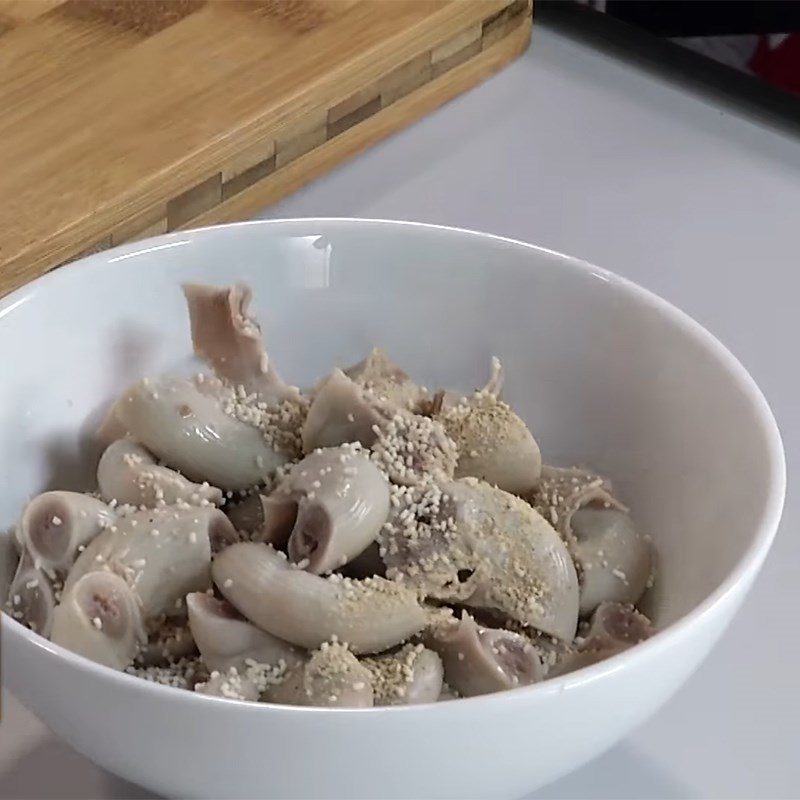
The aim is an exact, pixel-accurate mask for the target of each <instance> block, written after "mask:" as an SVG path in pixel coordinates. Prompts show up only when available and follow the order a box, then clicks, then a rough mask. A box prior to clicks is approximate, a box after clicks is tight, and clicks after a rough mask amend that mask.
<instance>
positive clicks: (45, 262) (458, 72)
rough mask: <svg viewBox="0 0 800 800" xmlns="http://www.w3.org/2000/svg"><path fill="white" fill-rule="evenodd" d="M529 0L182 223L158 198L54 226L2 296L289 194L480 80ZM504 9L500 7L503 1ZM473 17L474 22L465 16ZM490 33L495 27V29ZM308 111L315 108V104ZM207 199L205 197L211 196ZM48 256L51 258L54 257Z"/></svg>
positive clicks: (9, 274) (527, 20)
mask: <svg viewBox="0 0 800 800" xmlns="http://www.w3.org/2000/svg"><path fill="white" fill-rule="evenodd" d="M514 4H515V3H514V0H510V2H509V3H508V6H507V7H510V6H512V5H514ZM531 4H532V0H528V3H527V6H528V11H527V13H522V14H518V15H517V16H516V17H515V19H516V18H517V17H519V18H521V20H522V21H521V22H519V23H515V25H514V27H513V29H512V30H511V32H509V33H507V34H506V35H504V36H503V37H502V38H499V39H497V40H496V41H494V43H493V44H491V46H490V47H488V48H485V49H483V50H482V51H477V54H473V52H472V50H471V49H470V48H472V49H474V47H473V45H470V46H469V47H468V48H464V49H463V50H462V51H460V52H461V53H462V54H463V56H462V57H463V58H464V59H468V60H465V61H464V63H459V64H453V66H449V68H448V69H447V71H446V72H443V73H441V74H439V75H435V73H433V74H434V75H435V77H433V78H432V79H430V80H428V81H427V82H425V83H423V84H421V85H420V87H419V88H416V89H413V90H412V92H411V94H409V95H407V96H405V97H400V98H399V99H394V100H393V101H392V103H391V105H389V106H387V107H385V108H383V109H382V110H380V111H378V112H376V113H374V114H373V115H372V116H369V117H367V119H365V120H363V121H359V122H358V124H356V125H354V127H352V128H350V129H348V130H346V131H344V132H343V133H340V134H338V135H337V136H336V137H335V138H333V139H328V140H327V141H323V140H322V139H320V137H319V136H317V135H315V134H316V133H317V131H311V132H310V133H311V136H310V137H308V142H307V146H308V150H307V151H305V150H303V152H302V154H299V155H297V156H296V157H295V158H294V159H293V160H291V161H289V162H288V163H284V164H283V165H282V166H281V168H280V169H279V170H277V171H274V172H272V171H270V174H268V175H267V176H266V177H264V178H262V179H261V180H259V181H258V182H256V183H254V184H252V185H251V186H249V187H248V188H245V189H242V190H241V191H239V192H238V193H236V194H235V195H233V196H232V197H230V198H228V199H225V198H224V196H221V195H218V194H217V193H216V191H214V190H212V191H211V192H210V193H208V192H207V193H206V194H207V196H210V197H215V198H216V199H215V200H214V203H215V204H214V205H213V206H212V207H209V208H207V209H204V210H201V211H199V213H197V214H194V215H192V216H191V218H190V219H188V220H186V221H185V222H183V223H182V224H180V225H176V226H174V227H173V226H169V224H168V221H169V219H168V218H169V215H168V214H167V215H166V216H165V217H164V218H158V217H159V215H158V213H157V212H154V208H164V205H165V204H164V203H159V204H157V206H155V207H154V208H153V207H151V208H146V209H145V210H143V211H140V212H139V213H138V214H136V215H135V216H134V217H133V218H128V219H126V220H124V221H123V222H121V223H117V224H115V225H114V226H113V230H112V231H111V232H108V229H106V231H105V232H103V233H102V234H101V235H99V237H98V234H97V233H94V234H93V233H92V232H87V233H86V235H85V236H83V237H81V238H80V239H78V240H75V239H73V240H72V241H67V240H66V239H65V238H63V239H62V236H61V234H64V233H66V230H64V231H59V232H58V234H56V235H54V240H53V241H52V242H51V248H50V249H48V250H46V251H43V252H41V253H40V254H39V255H37V256H36V257H34V258H32V259H31V257H30V256H31V254H30V252H28V253H22V254H20V255H19V257H17V258H14V259H11V260H10V261H8V262H7V263H6V264H5V265H3V268H2V271H1V272H0V297H2V296H4V295H5V294H7V293H8V292H10V291H12V290H13V289H15V288H17V287H19V286H21V285H23V284H24V283H26V282H27V281H30V280H33V279H34V278H35V277H38V276H39V275H42V274H44V273H46V272H48V271H49V270H51V269H55V268H57V267H58V266H62V265H64V264H67V263H69V262H71V261H74V260H76V259H78V258H82V257H84V256H87V255H90V254H92V253H97V252H101V251H103V250H105V249H108V248H109V247H111V246H115V245H117V244H121V243H123V242H125V241H135V240H136V239H139V238H142V237H144V236H151V235H155V234H156V233H163V232H165V231H166V230H173V229H174V230H180V229H185V228H194V227H199V226H201V225H208V224H213V223H218V222H225V221H232V220H236V219H239V218H241V217H242V216H245V215H248V214H250V213H252V212H253V211H256V210H258V209H259V208H263V207H264V206H265V205H267V204H269V203H271V202H275V201H276V200H278V199H280V198H281V197H283V196H285V195H287V194H290V193H291V192H293V191H295V190H296V189H298V188H299V187H301V186H303V185H305V184H306V183H308V182H310V181H311V180H313V179H314V178H316V177H318V176H319V175H321V174H323V173H324V172H326V171H328V170H329V169H332V168H333V167H334V166H336V164H337V163H340V162H341V161H343V160H345V159H348V158H350V157H352V156H353V155H355V154H356V153H357V152H359V151H360V150H362V149H364V148H366V147H369V146H371V145H372V144H373V143H375V142H377V141H380V139H382V138H385V137H386V136H388V135H389V134H390V133H392V132H393V131H394V130H398V129H400V128H403V127H405V126H407V125H408V124H410V123H411V122H413V121H415V120H416V119H418V118H419V117H421V116H423V115H424V114H426V113H428V112H429V111H431V110H433V109H435V108H436V107H438V106H439V105H441V104H443V103H445V102H447V101H448V100H450V99H452V98H453V97H455V96H457V95H458V94H461V93H462V92H464V91H466V90H467V89H469V88H470V87H471V86H474V85H475V84H477V83H479V82H481V81H482V80H484V79H485V78H487V77H489V75H491V74H492V73H494V72H496V71H497V70H499V69H500V68H502V67H503V66H505V65H506V64H507V63H508V62H510V61H511V60H513V59H514V58H515V57H516V56H518V55H519V54H520V53H521V52H522V51H524V49H525V48H526V47H527V45H528V43H529V41H530V32H531V23H532V18H531V15H530V7H531ZM502 10H503V11H505V9H502ZM493 16H497V15H493ZM472 25H474V23H471V26H472ZM462 34H463V31H461V32H459V34H457V35H456V37H457V36H461V35H462ZM496 36H497V34H495V37H496ZM456 37H451V39H449V40H447V41H445V42H443V43H440V44H439V45H437V47H441V46H443V45H444V46H446V45H447V43H448V42H449V41H452V40H453V39H454V38H456ZM421 55H422V54H421ZM454 56H455V57H458V53H455V54H453V55H450V56H449V58H450V59H453V58H454ZM440 63H441V62H440ZM400 66H402V65H400ZM393 71H394V70H392V72H393ZM383 77H385V76H382V77H379V78H378V79H377V82H380V81H382V80H383ZM340 102H341V100H338V101H337V103H340ZM314 111H317V109H315V110H314ZM312 113H313V112H312ZM305 136H308V134H305ZM251 149H252V148H251ZM237 157H238V154H235V155H233V156H232V157H231V159H228V160H227V161H226V162H225V164H224V165H223V166H222V167H221V169H220V171H219V172H217V173H214V174H212V175H211V176H210V177H208V178H206V179H205V180H204V181H201V182H200V183H199V184H195V185H192V186H191V187H190V188H189V189H187V191H186V192H184V193H183V195H188V196H192V195H193V194H194V193H195V190H196V189H197V188H198V187H200V186H202V185H203V184H207V183H208V182H209V181H210V182H211V183H214V182H215V179H216V178H219V179H220V181H221V177H222V174H223V172H224V171H225V169H226V166H227V164H228V163H231V162H233V161H235V159H236V158H237ZM274 168H275V167H274V165H273V169H274ZM181 197H182V195H178V196H177V197H175V198H173V199H172V200H170V201H168V203H167V204H166V206H167V207H169V206H170V205H172V206H173V207H174V206H175V205H176V203H178V202H179V201H180V199H181ZM220 201H221V202H220ZM209 202H211V201H210V200H209ZM137 220H141V221H142V223H143V224H142V225H141V230H138V231H134V230H132V228H133V227H135V221H137ZM70 227H73V226H70ZM59 240H61V241H59ZM54 261H55V262H56V263H53V262H54Z"/></svg>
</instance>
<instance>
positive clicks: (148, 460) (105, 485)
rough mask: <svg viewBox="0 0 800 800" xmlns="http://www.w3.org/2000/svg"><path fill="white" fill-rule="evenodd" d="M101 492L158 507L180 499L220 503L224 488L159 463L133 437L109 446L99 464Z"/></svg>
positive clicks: (106, 496)
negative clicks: (192, 477)
mask: <svg viewBox="0 0 800 800" xmlns="http://www.w3.org/2000/svg"><path fill="white" fill-rule="evenodd" d="M97 483H98V485H99V486H100V494H101V495H102V497H103V499H104V500H106V501H107V502H108V501H111V500H116V501H117V502H118V503H120V504H122V503H128V504H130V505H132V506H137V507H139V506H146V507H147V508H157V507H159V506H165V505H166V506H171V505H175V504H176V503H178V502H184V503H189V504H190V505H200V504H201V502H202V501H204V500H205V501H206V502H207V503H213V504H214V505H220V503H222V491H221V490H220V489H217V487H216V486H211V485H210V484H208V483H207V482H204V483H193V482H192V481H190V480H189V479H188V478H185V477H184V476H183V475H181V474H180V473H179V472H176V471H175V470H173V469H169V468H168V467H162V466H159V465H158V464H157V463H156V461H155V459H154V458H153V456H152V454H151V453H150V452H149V451H148V450H146V449H145V448H144V447H142V446H141V445H139V444H136V442H133V441H131V440H130V439H120V440H118V441H116V442H113V443H112V444H111V445H109V446H108V447H107V448H106V449H105V451H104V452H103V455H102V456H101V457H100V463H99V464H98V466H97Z"/></svg>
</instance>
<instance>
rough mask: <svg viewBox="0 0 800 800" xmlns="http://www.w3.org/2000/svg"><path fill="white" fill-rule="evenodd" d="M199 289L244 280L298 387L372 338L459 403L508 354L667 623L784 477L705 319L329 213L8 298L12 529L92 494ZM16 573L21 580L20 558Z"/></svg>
mask: <svg viewBox="0 0 800 800" xmlns="http://www.w3.org/2000/svg"><path fill="white" fill-rule="evenodd" d="M187 280H191V281H205V282H209V283H215V284H220V285H221V284H225V283H230V282H236V281H244V282H246V283H248V284H250V285H251V286H252V287H253V289H254V292H255V301H254V309H255V311H256V313H257V314H258V316H259V317H260V319H261V320H262V322H263V328H264V331H265V334H266V337H267V341H268V348H269V351H270V354H271V356H272V358H273V360H274V363H275V364H276V366H277V367H278V369H279V370H280V371H281V372H282V373H283V374H284V376H285V377H286V378H288V379H290V380H291V381H292V382H294V383H297V384H299V385H302V386H307V385H311V384H313V382H314V381H316V379H318V378H319V377H320V376H322V375H323V374H326V373H327V372H328V371H329V370H330V369H331V368H332V367H333V366H334V365H346V364H348V363H351V362H353V361H356V360H358V359H360V358H362V357H363V356H364V354H365V353H366V352H367V351H368V350H369V348H371V347H372V346H374V345H380V346H382V347H384V348H385V349H386V350H387V351H388V352H389V354H390V355H391V356H392V357H393V358H394V359H395V360H397V361H398V362H399V363H400V364H401V365H403V366H404V367H405V368H406V369H407V370H408V371H409V372H410V373H411V374H412V375H413V376H414V377H415V378H417V379H418V380H420V381H421V382H422V383H424V384H425V385H427V386H429V387H439V386H445V387H454V388H461V389H463V390H468V389H470V388H472V387H475V386H477V385H481V384H482V383H483V382H484V380H485V378H486V376H487V374H488V369H489V359H490V356H492V355H497V356H499V357H500V358H501V360H502V362H503V364H504V365H505V368H506V376H507V379H506V397H507V399H508V400H509V401H510V402H511V403H512V404H513V405H514V407H515V408H516V409H517V410H518V412H519V413H520V414H521V415H522V416H523V418H524V419H526V420H527V421H528V423H529V424H530V426H531V428H532V430H533V431H534V435H535V436H536V438H537V439H538V441H539V444H540V446H541V448H542V452H543V454H544V457H545V460H546V461H547V462H549V463H555V464H562V465H568V464H586V465H591V466H592V467H594V468H596V469H597V470H600V471H602V472H604V473H606V474H608V475H609V476H611V478H612V479H613V481H614V483H615V485H616V487H617V490H618V494H619V495H620V496H621V498H622V499H623V501H624V502H626V503H627V504H629V505H630V507H631V509H632V512H633V514H634V515H635V518H636V520H638V523H639V525H640V528H641V529H642V530H643V531H646V532H648V533H649V534H650V535H651V536H652V537H653V539H654V541H655V544H656V549H657V552H658V559H659V578H658V582H657V584H656V587H655V588H654V590H653V591H652V592H651V596H650V597H649V598H648V606H649V610H650V611H651V612H652V613H654V615H655V616H656V619H657V621H658V622H659V623H660V624H662V625H663V624H667V623H669V622H672V621H674V620H676V619H677V618H678V617H680V616H682V615H683V614H685V613H687V612H688V611H690V610H691V609H692V608H693V607H695V606H696V605H697V604H698V603H700V602H701V601H702V600H703V599H704V598H706V597H707V596H708V595H709V594H710V593H711V592H712V591H713V590H714V589H715V588H717V587H718V586H719V584H720V583H721V582H722V581H723V580H724V578H725V577H726V576H727V575H728V574H729V573H730V572H731V570H732V569H733V568H734V567H735V565H736V564H737V562H739V561H740V560H741V559H742V557H743V555H744V554H745V552H746V551H747V549H748V548H749V547H750V546H751V545H752V544H753V542H754V541H755V538H756V535H757V531H758V529H759V524H760V522H761V519H762V517H763V515H764V512H765V508H766V507H767V506H768V504H769V502H770V497H771V496H772V494H771V493H773V492H774V489H775V483H776V481H778V477H777V474H776V466H775V460H776V459H775V453H774V442H773V441H772V440H771V439H770V436H771V435H772V433H771V429H770V427H769V426H770V424H771V423H770V420H769V417H768V415H765V408H766V407H765V405H764V404H763V401H762V400H761V398H760V395H759V394H758V392H757V391H756V390H755V389H754V387H752V385H751V383H750V382H749V379H748V378H747V376H746V375H745V373H744V371H743V370H742V369H741V368H740V367H739V366H738V365H737V364H736V362H735V361H733V359H731V358H730V356H729V355H728V354H727V353H726V352H725V351H724V350H723V349H722V348H721V347H720V346H719V345H718V344H717V343H716V342H714V340H713V339H711V338H710V337H709V336H708V335H707V334H705V333H704V332H703V331H702V330H701V329H700V328H699V326H697V325H696V324H694V323H692V322H691V321H690V320H688V319H687V318H686V317H684V316H683V315H681V314H680V313H678V312H676V311H675V310H674V309H671V308H670V307H669V306H668V305H667V304H665V303H663V302H661V301H659V300H657V299H655V298H653V297H652V296H650V295H649V294H647V293H645V292H643V291H642V290H640V289H637V288H636V287H634V286H631V285H630V284H628V283H626V282H624V281H622V280H620V279H618V278H616V277H614V276H612V275H609V274H607V273H605V272H603V271H601V270H597V269H594V268H591V267H589V266H588V265H584V264H581V263H579V262H575V261H572V260H570V259H567V258H565V257H563V256H559V255H556V254H552V253H549V252H546V251H543V250H538V249H536V248H531V247H527V246H523V245H520V244H517V243H513V242H508V241H504V240H500V239H494V238H491V237H485V236H480V235H477V234H468V233H464V232H458V231H450V230H444V229H438V228H428V227H421V226H411V225H403V224H387V223H365V222H356V221H349V222H347V221H330V220H329V221H296V222H283V223H261V224H248V225H239V226H231V227H227V228H217V229H210V230H204V231H197V232H191V233H186V234H174V235H170V236H168V237H161V238H159V239H157V240H150V241H148V242H145V243H140V244H139V245H133V246H128V247H126V248H123V249H121V250H115V251H111V252H110V253H104V254H100V255H97V256H94V257H92V258H90V259H87V260H86V261H84V262H83V263H82V264H80V265H78V266H76V267H73V268H66V269H61V270H58V271H57V272H55V273H52V274H51V275H49V276H46V278H45V279H43V280H40V281H37V282H36V283H34V284H32V285H30V286H28V287H26V288H24V289H22V290H20V291H19V292H17V293H15V294H13V295H11V296H10V297H8V298H5V299H4V300H3V301H0V364H3V365H5V367H4V369H3V370H2V372H1V373H0V487H2V488H0V528H7V527H8V526H10V525H11V524H12V523H13V522H14V520H15V518H16V516H17V514H18V512H19V510H20V508H21V506H22V504H23V503H24V502H25V500H26V498H27V497H28V496H30V495H31V494H33V493H35V492H38V491H41V490H44V489H45V488H55V487H58V488H76V489H84V488H87V487H90V486H91V485H92V480H93V471H94V468H95V464H96V457H97V454H96V452H94V451H93V447H92V444H91V441H90V439H89V432H90V431H91V430H92V429H93V427H94V426H95V425H96V423H97V421H98V419H99V417H100V416H101V414H102V411H103V410H104V408H105V407H106V406H107V404H108V402H109V401H110V400H111V399H112V398H113V397H114V396H115V395H116V394H118V393H119V392H120V391H121V390H122V389H123V388H124V387H125V386H126V385H127V384H129V383H131V382H134V381H136V380H138V379H139V378H141V377H143V376H146V375H154V374H157V373H159V372H162V371H166V370H179V371H186V370H189V369H192V368H194V367H195V366H196V365H195V362H194V361H193V359H192V358H191V355H190V341H189V328H188V321H187V315H186V311H185V307H184V302H183V297H182V293H181V291H180V283H181V282H182V281H187ZM778 482H779V481H778ZM3 561H4V567H5V570H6V572H7V571H8V569H9V568H10V556H9V552H8V548H6V551H5V557H4V559H3ZM0 572H2V570H0Z"/></svg>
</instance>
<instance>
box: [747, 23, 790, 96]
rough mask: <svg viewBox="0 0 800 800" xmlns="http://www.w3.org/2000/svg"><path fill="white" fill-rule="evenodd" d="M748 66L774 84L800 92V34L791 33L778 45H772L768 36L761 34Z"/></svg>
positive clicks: (787, 89) (780, 87)
mask: <svg viewBox="0 0 800 800" xmlns="http://www.w3.org/2000/svg"><path fill="white" fill-rule="evenodd" d="M748 66H749V67H750V69H751V70H752V71H753V73H754V74H756V75H758V76H759V77H760V78H763V79H764V80H765V81H768V82H769V83H771V84H772V85H773V86H777V87H778V88H779V89H785V90H786V91H787V92H797V93H798V94H800V34H798V33H792V34H790V35H789V36H787V37H786V38H785V39H784V40H783V41H782V42H781V43H780V44H779V45H777V46H776V47H770V43H769V38H768V37H766V36H759V37H758V46H757V47H756V51H755V53H754V54H753V57H752V58H751V59H750V63H749V65H748Z"/></svg>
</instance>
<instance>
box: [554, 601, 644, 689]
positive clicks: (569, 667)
mask: <svg viewBox="0 0 800 800" xmlns="http://www.w3.org/2000/svg"><path fill="white" fill-rule="evenodd" d="M655 632H656V630H655V627H654V626H653V624H652V623H651V622H650V620H649V619H648V618H647V617H646V616H645V615H644V614H642V613H641V612H640V611H637V610H636V609H635V608H634V607H633V606H632V605H626V604H622V603H601V604H600V605H599V606H598V607H597V609H596V610H595V612H594V614H593V615H592V618H591V620H590V621H589V626H588V630H587V631H586V635H585V636H584V637H582V639H581V640H579V641H580V644H579V646H578V648H577V649H576V650H574V651H572V652H569V653H566V654H564V655H563V656H562V657H561V658H560V659H559V660H558V661H557V662H556V664H555V666H554V667H553V668H552V669H551V670H550V672H549V674H548V677H551V678H555V677H558V676H560V675H566V674H567V673H568V672H574V671H575V670H577V669H582V668H583V667H589V666H591V665H592V664H597V663H598V662H599V661H603V660H605V659H606V658H609V657H611V656H613V655H616V654H617V653H621V652H623V651H624V650H627V649H628V648H630V647H633V646H634V645H636V644H639V643H640V642H643V641H645V640H646V639H649V638H650V637H651V636H653V635H654V634H655Z"/></svg>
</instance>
